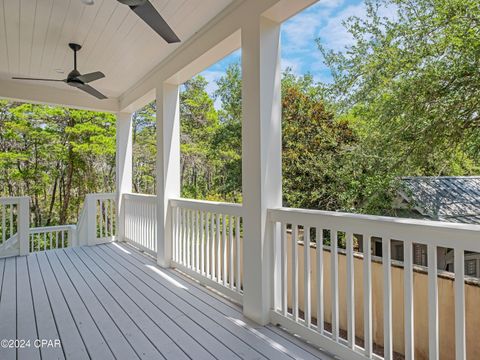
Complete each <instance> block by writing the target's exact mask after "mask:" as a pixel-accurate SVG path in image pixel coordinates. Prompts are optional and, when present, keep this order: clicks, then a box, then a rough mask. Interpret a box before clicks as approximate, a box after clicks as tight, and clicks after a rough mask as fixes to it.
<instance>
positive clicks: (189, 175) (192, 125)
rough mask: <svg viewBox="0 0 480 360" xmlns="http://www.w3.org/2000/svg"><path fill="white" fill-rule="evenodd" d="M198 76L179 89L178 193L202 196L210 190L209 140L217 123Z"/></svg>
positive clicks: (210, 151) (211, 101) (212, 107)
mask: <svg viewBox="0 0 480 360" xmlns="http://www.w3.org/2000/svg"><path fill="white" fill-rule="evenodd" d="M207 84H208V83H207V81H206V80H205V78H204V77H202V76H196V77H195V78H193V79H191V80H189V81H187V82H186V83H185V84H184V85H183V91H182V92H181V93H180V132H181V136H180V147H181V155H182V156H181V159H180V160H181V164H180V167H181V174H180V179H181V184H182V196H185V197H193V198H197V199H198V198H203V199H205V198H206V197H207V195H208V194H209V193H211V191H212V184H213V177H214V175H215V170H214V167H213V163H214V162H213V161H212V158H215V156H216V154H215V153H214V152H212V149H211V146H210V141H211V138H212V134H214V133H215V130H216V128H217V126H218V115H217V112H216V110H215V108H214V106H213V100H212V99H211V98H210V96H209V95H208V93H207V91H206V86H207Z"/></svg>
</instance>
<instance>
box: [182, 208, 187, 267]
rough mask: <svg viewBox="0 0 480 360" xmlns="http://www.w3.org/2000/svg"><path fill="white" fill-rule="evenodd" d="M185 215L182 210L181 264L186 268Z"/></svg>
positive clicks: (184, 211)
mask: <svg viewBox="0 0 480 360" xmlns="http://www.w3.org/2000/svg"><path fill="white" fill-rule="evenodd" d="M186 238H187V215H186V210H185V209H184V208H182V263H183V265H185V266H187V241H186Z"/></svg>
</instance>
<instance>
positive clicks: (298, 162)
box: [282, 71, 356, 210]
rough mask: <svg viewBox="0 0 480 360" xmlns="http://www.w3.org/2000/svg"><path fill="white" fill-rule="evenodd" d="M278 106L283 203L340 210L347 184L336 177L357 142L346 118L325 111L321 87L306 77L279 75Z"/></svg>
mask: <svg viewBox="0 0 480 360" xmlns="http://www.w3.org/2000/svg"><path fill="white" fill-rule="evenodd" d="M282 109H283V111H282V138H283V141H282V171H283V193H284V205H285V206H289V207H301V208H310V209H322V210H338V209H341V208H343V207H344V206H345V205H344V202H343V201H342V200H343V199H342V196H341V194H342V193H343V192H344V191H345V188H346V186H347V185H348V182H346V181H344V178H342V177H339V176H338V175H339V172H340V171H341V168H342V166H343V164H344V159H345V158H346V154H347V153H348V151H349V149H350V147H351V146H352V144H354V143H355V141H356V137H355V135H354V133H353V131H352V130H351V129H350V127H349V124H348V122H346V121H342V120H338V119H335V117H334V114H333V113H332V112H331V111H329V110H327V109H326V106H325V103H324V101H323V94H322V91H321V88H320V87H319V86H316V85H315V84H314V82H313V78H312V76H310V75H305V76H301V77H296V76H295V75H293V74H292V73H291V72H289V71H287V72H285V73H284V74H283V79H282Z"/></svg>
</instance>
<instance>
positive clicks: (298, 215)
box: [269, 208, 480, 252]
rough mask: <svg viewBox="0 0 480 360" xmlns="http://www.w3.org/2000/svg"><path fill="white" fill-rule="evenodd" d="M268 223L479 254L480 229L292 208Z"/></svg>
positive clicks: (272, 216) (274, 212)
mask: <svg viewBox="0 0 480 360" xmlns="http://www.w3.org/2000/svg"><path fill="white" fill-rule="evenodd" d="M269 219H270V221H281V222H287V223H295V224H301V225H306V226H312V227H315V226H321V227H322V228H324V229H335V230H338V231H346V232H353V233H358V234H368V235H371V236H378V237H388V238H390V239H395V240H409V241H412V242H416V243H432V244H436V245H437V246H443V247H447V248H455V247H460V248H463V249H465V250H470V251H478V252H480V225H471V224H459V223H449V222H441V221H431V220H418V219H407V218H396V217H388V216H376V215H364V214H351V213H344V212H334V211H322V210H307V209H295V208H278V209H269Z"/></svg>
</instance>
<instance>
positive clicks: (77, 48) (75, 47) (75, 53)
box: [68, 43, 82, 70]
mask: <svg viewBox="0 0 480 360" xmlns="http://www.w3.org/2000/svg"><path fill="white" fill-rule="evenodd" d="M68 46H70V49H72V50H73V69H74V70H77V51H78V50H80V49H81V48H82V46H81V45H78V44H75V43H69V44H68Z"/></svg>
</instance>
